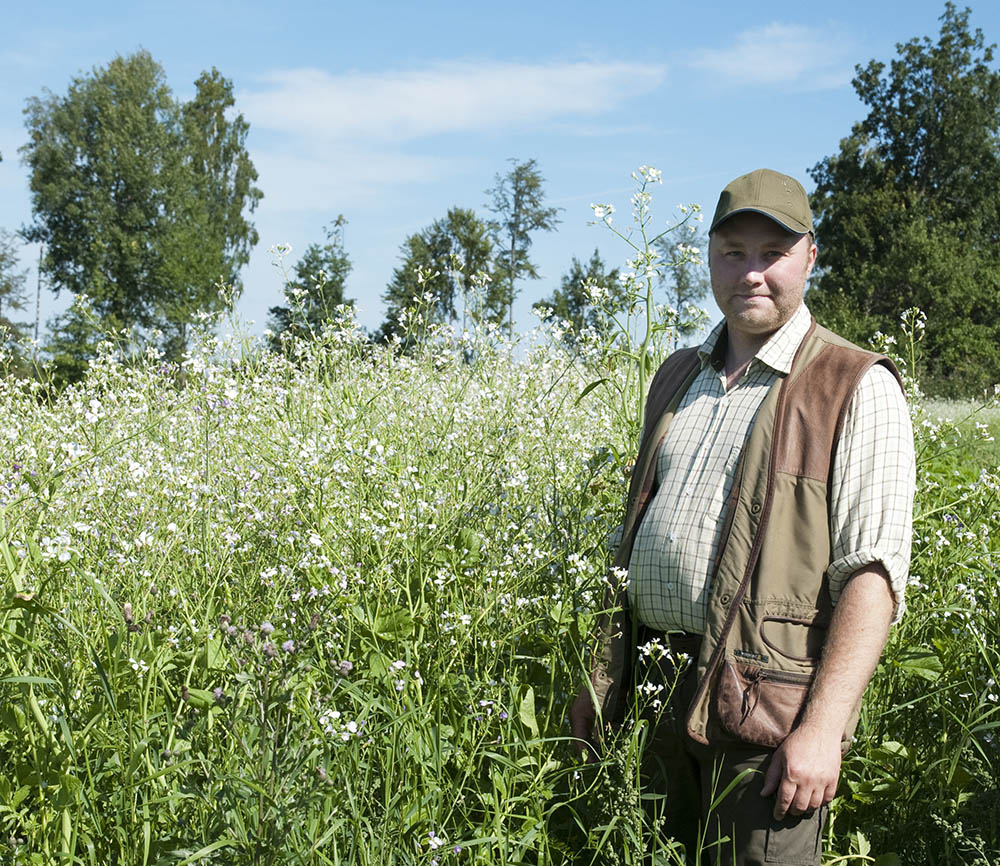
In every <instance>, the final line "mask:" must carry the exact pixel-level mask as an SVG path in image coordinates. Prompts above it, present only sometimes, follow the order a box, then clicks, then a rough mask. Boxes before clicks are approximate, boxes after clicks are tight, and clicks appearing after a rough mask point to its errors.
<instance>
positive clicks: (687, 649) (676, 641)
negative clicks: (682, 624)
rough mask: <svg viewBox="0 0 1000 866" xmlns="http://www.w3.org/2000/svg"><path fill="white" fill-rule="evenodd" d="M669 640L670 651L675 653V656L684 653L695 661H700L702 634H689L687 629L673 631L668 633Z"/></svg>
mask: <svg viewBox="0 0 1000 866" xmlns="http://www.w3.org/2000/svg"><path fill="white" fill-rule="evenodd" d="M667 640H668V641H669V642H670V652H671V653H673V655H674V657H675V658H676V657H677V656H678V655H680V654H681V653H684V654H685V655H687V656H688V657H689V658H691V659H692V660H693V661H698V655H699V653H700V652H701V641H702V636H701V635H700V634H688V632H686V631H673V632H670V634H668V635H667Z"/></svg>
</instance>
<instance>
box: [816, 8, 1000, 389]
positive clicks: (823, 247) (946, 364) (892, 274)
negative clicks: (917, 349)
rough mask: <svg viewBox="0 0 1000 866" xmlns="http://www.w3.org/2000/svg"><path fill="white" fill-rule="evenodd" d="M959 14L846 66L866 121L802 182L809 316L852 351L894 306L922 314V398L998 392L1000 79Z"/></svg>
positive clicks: (886, 321) (988, 50)
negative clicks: (813, 258) (815, 252)
mask: <svg viewBox="0 0 1000 866" xmlns="http://www.w3.org/2000/svg"><path fill="white" fill-rule="evenodd" d="M969 14H970V13H969V10H968V9H966V10H964V11H958V10H957V9H956V8H955V6H954V5H953V4H951V3H948V4H946V6H945V12H944V14H943V15H942V17H941V33H940V36H939V39H938V41H937V43H933V42H931V40H930V39H928V38H927V37H924V38H923V39H913V40H911V41H909V42H907V43H905V44H901V45H898V46H897V53H898V57H897V59H895V60H893V61H892V63H891V64H890V66H889V69H888V70H886V68H885V65H884V64H883V63H880V62H877V61H874V60H873V61H871V62H870V63H869V64H868V65H867V66H865V67H860V66H859V67H858V68H857V76H856V77H855V79H854V82H853V83H854V88H855V90H856V91H857V93H858V96H859V97H860V98H861V100H862V101H863V102H864V103H865V104H866V105H867V106H868V108H869V113H868V116H867V117H866V118H865V119H864V120H863V121H861V122H859V123H856V124H855V125H854V128H853V129H852V131H851V134H850V136H848V137H847V138H845V139H844V140H843V141H842V142H841V145H840V151H839V152H838V153H837V154H836V155H834V156H830V157H827V158H826V159H824V160H823V161H822V162H820V163H818V164H817V165H816V166H815V167H814V168H813V169H812V172H811V174H812V176H813V179H814V180H815V181H816V184H817V187H816V193H815V196H814V198H813V207H814V213H815V215H816V217H817V240H818V244H819V259H818V271H817V275H816V276H815V277H814V279H813V283H812V286H811V288H810V290H809V292H808V294H807V300H808V303H809V304H810V307H811V308H812V310H813V312H814V313H815V314H816V316H817V318H819V319H820V320H821V321H823V323H824V324H827V325H828V326H830V327H832V328H833V329H834V330H836V331H838V332H840V333H842V334H843V335H844V336H846V337H848V338H850V339H854V340H857V341H860V342H864V341H866V340H867V339H868V337H869V336H871V334H872V333H874V332H875V331H877V330H888V329H889V328H891V327H892V323H893V322H894V321H895V319H896V317H897V316H898V315H899V312H900V311H901V310H903V309H905V308H907V307H911V306H917V307H921V308H923V309H925V310H932V311H933V317H932V319H931V322H930V328H929V330H928V333H927V341H926V348H925V357H926V363H927V369H926V371H925V375H924V385H925V387H926V388H928V389H929V390H930V391H932V392H940V393H945V392H955V391H958V392H964V393H972V392H978V391H980V390H981V389H982V388H983V387H986V386H988V385H991V384H992V383H994V382H996V381H1000V322H998V319H997V317H996V315H995V306H996V294H997V289H998V286H1000V264H998V260H997V257H996V254H995V250H996V239H997V237H998V236H1000V198H998V197H997V195H996V190H997V188H998V187H1000V149H998V135H1000V73H998V72H997V70H996V69H994V68H993V66H992V61H993V46H987V45H986V44H985V42H984V39H983V34H982V32H981V31H980V30H978V29H977V30H975V31H971V30H970V29H969Z"/></svg>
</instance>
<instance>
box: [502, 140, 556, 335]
mask: <svg viewBox="0 0 1000 866" xmlns="http://www.w3.org/2000/svg"><path fill="white" fill-rule="evenodd" d="M508 162H510V163H512V166H513V167H512V168H511V170H510V171H509V172H507V174H504V175H501V174H497V175H496V177H495V182H494V186H493V187H492V189H488V190H486V194H487V195H488V196H490V202H489V204H487V205H486V207H487V208H488V209H489V210H490V211H491V212H492V213H494V214H496V219H493V220H490V222H489V229H490V234H491V236H492V238H493V241H494V243H495V244H496V247H497V250H498V251H499V252H498V254H497V261H496V280H497V283H498V285H499V286H500V287H502V288H503V291H504V295H505V296H504V297H503V303H504V306H505V307H506V308H507V328H508V331H509V332H510V333H511V334H513V333H514V298H515V297H516V296H517V290H516V283H517V281H518V280H519V279H521V278H522V277H530V278H531V279H538V270H537V269H536V267H535V265H534V263H533V262H532V261H531V260H530V259H529V258H528V250H529V249H530V248H531V233H532V232H535V231H539V230H541V231H547V232H548V231H553V230H554V229H555V227H556V226H557V225H558V224H559V219H558V218H557V214H558V213H559V211H560V208H556V207H545V206H544V204H543V202H544V201H545V192H544V190H543V189H542V184H543V183H544V182H545V180H544V178H543V177H542V176H541V174H540V173H539V172H538V169H537V167H536V163H535V160H533V159H529V160H528V161H527V162H518V161H517V160H516V159H509V160H508Z"/></svg>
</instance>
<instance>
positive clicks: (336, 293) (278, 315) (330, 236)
mask: <svg viewBox="0 0 1000 866" xmlns="http://www.w3.org/2000/svg"><path fill="white" fill-rule="evenodd" d="M345 225H347V220H346V219H344V216H343V214H341V215H339V216H338V217H337V218H336V219H335V220H334V221H333V222H332V223H330V225H328V226H327V227H326V228H325V229H324V231H325V233H326V243H325V244H310V245H309V246H308V247H306V251H305V252H304V253H303V254H302V258H301V259H299V261H298V262H297V263H296V265H295V279H294V280H292V281H290V282H289V283H288V284H287V285H286V286H285V302H286V304H287V306H284V307H271V310H270V312H271V330H272V331H273V332H274V334H273V336H272V338H271V344H272V347H274V348H277V347H279V346H280V345H281V341H282V335H283V334H285V333H292V334H295V335H296V336H306V335H308V334H316V333H317V332H318V331H319V330H320V328H321V327H322V325H323V323H324V322H326V321H328V320H330V319H331V318H333V315H334V311H335V310H336V308H337V306H338V305H340V304H343V303H349V304H350V303H353V301H350V300H348V301H345V300H344V285H345V283H346V282H347V275H348V274H349V273H350V272H351V260H350V259H349V258H348V257H347V253H346V252H344V226H345Z"/></svg>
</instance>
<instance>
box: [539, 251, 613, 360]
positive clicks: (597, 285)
mask: <svg viewBox="0 0 1000 866" xmlns="http://www.w3.org/2000/svg"><path fill="white" fill-rule="evenodd" d="M595 292H598V293H602V294H606V296H607V298H606V301H607V306H610V307H611V308H612V309H615V308H617V307H618V306H620V304H621V302H622V300H623V293H622V289H621V284H620V283H619V281H618V269H617V268H612V269H611V270H610V271H606V270H605V264H604V261H603V260H602V259H601V255H600V253H599V252H598V251H597V250H596V249H595V250H594V253H593V255H592V256H591V257H590V261H588V262H587V263H586V265H584V264H582V263H581V262H580V260H579V259H578V258H577V257H576V256H573V262H572V264H571V265H570V269H569V273H567V274H564V275H563V277H562V280H561V281H560V284H559V288H558V289H556V290H555V291H554V292H553V293H552V296H551V297H549V298H545V299H544V300H543V301H541V302H540V304H539V306H541V307H545V308H547V309H548V310H549V311H551V315H552V316H554V317H556V318H559V319H562V320H563V321H565V322H569V323H570V324H571V325H572V326H573V329H572V331H570V332H567V334H566V335H565V339H566V341H567V342H569V343H570V344H574V343H575V342H576V341H577V338H578V335H579V333H580V332H581V331H582V330H583V329H584V328H587V327H590V328H594V329H596V330H597V331H599V332H602V333H603V332H606V319H605V317H604V315H603V313H602V311H601V307H600V305H597V304H595V303H594V294H595Z"/></svg>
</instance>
